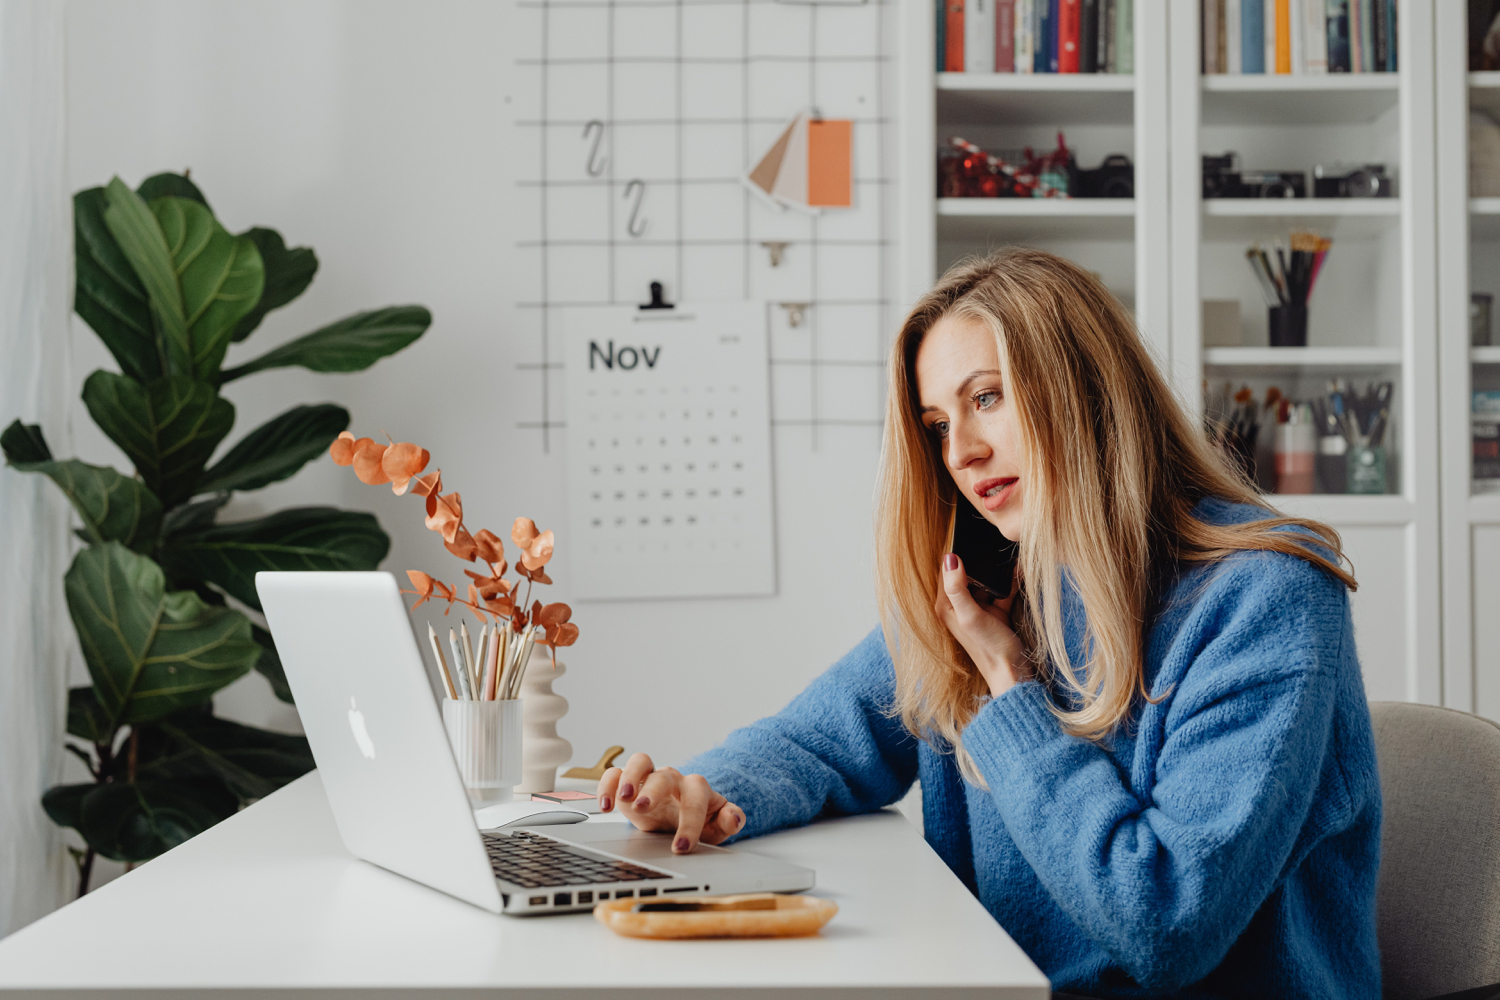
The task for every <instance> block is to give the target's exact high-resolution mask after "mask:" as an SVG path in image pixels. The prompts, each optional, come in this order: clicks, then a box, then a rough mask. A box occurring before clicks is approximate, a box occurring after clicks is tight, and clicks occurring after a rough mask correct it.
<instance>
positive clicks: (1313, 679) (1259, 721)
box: [683, 500, 1380, 1000]
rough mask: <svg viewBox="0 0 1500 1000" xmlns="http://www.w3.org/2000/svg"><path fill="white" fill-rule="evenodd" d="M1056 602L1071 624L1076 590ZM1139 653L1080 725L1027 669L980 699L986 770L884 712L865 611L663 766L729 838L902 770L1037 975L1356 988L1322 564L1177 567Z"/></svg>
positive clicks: (1346, 672)
mask: <svg viewBox="0 0 1500 1000" xmlns="http://www.w3.org/2000/svg"><path fill="white" fill-rule="evenodd" d="M1195 514H1196V515H1197V516H1198V517H1199V518H1200V519H1203V520H1208V521H1212V522H1214V523H1229V522H1239V521H1247V520H1255V519H1258V518H1262V517H1265V516H1266V512H1265V511H1263V510H1259V509H1257V508H1251V507H1244V506H1233V505H1230V504H1227V503H1223V502H1220V501H1215V500H1205V501H1203V502H1202V503H1201V504H1200V505H1199V507H1198V508H1197V510H1196V511H1195ZM1063 611H1064V621H1065V625H1066V627H1067V631H1068V635H1069V637H1070V640H1071V641H1075V642H1079V641H1081V635H1082V623H1083V617H1084V612H1083V608H1082V605H1081V603H1080V602H1079V600H1078V598H1077V596H1076V594H1074V593H1071V592H1068V593H1065V595H1064V608H1063ZM1146 661H1147V682H1148V686H1149V689H1150V690H1151V691H1152V694H1153V697H1157V698H1160V699H1161V700H1160V701H1159V702H1157V703H1156V704H1149V703H1144V702H1142V703H1141V704H1140V705H1139V706H1138V708H1137V709H1136V711H1135V713H1134V715H1133V716H1132V719H1131V721H1130V723H1129V725H1127V726H1126V727H1124V728H1122V729H1121V730H1120V731H1119V732H1118V733H1117V734H1116V735H1115V736H1114V737H1113V738H1111V739H1109V740H1107V741H1106V742H1105V743H1104V744H1103V745H1100V744H1095V743H1091V742H1088V741H1085V740H1081V739H1077V738H1075V737H1072V736H1069V735H1067V734H1066V733H1065V732H1064V731H1063V730H1062V728H1061V726H1060V725H1059V724H1058V721H1057V719H1056V717H1055V716H1054V715H1053V714H1052V713H1051V711H1049V707H1048V706H1049V703H1050V701H1051V699H1052V698H1053V697H1055V696H1056V695H1055V694H1054V693H1053V692H1049V690H1048V689H1047V688H1045V687H1043V686H1042V685H1040V684H1038V683H1036V682H1034V681H1029V682H1026V683H1022V684H1017V685H1016V686H1015V687H1013V688H1011V689H1010V690H1009V691H1006V692H1005V693H1004V694H1002V695H1000V696H999V697H998V698H995V699H993V700H991V701H990V702H989V703H988V704H987V705H985V707H984V708H983V709H982V710H981V711H980V713H979V715H978V716H977V717H976V718H975V719H974V721H973V722H972V723H971V724H970V725H969V726H968V728H967V729H965V731H964V733H963V743H964V746H965V747H966V748H967V749H968V751H969V753H970V754H971V755H972V756H973V758H974V761H975V763H976V764H977V766H978V768H979V770H980V772H981V773H982V774H983V775H984V778H985V781H986V782H987V783H988V785H989V788H988V790H985V789H981V788H978V787H975V786H974V785H972V784H969V783H968V782H966V781H965V780H964V779H963V778H962V776H961V775H960V774H959V771H958V768H957V766H956V764H955V763H954V759H953V756H952V755H951V754H941V753H938V752H935V751H934V750H933V748H932V747H931V746H929V745H928V744H927V743H925V742H919V741H917V740H915V739H913V738H912V737H911V736H910V734H908V733H907V732H906V731H905V730H904V729H903V728H902V726H901V725H900V722H899V721H898V720H895V719H892V718H890V717H889V716H888V715H887V714H886V708H887V706H889V705H890V704H891V700H892V696H893V690H894V673H893V668H892V665H891V661H890V658H889V656H888V655H887V652H886V648H885V643H884V641H883V639H882V637H881V634H880V631H879V629H877V630H876V631H874V632H872V633H871V634H870V635H869V636H867V637H866V638H865V639H864V641H863V642H861V643H860V644H859V645H858V646H856V647H855V648H854V649H853V650H851V651H850V652H849V654H848V655H846V656H845V657H844V658H843V659H842V660H840V661H839V662H838V663H837V664H835V665H834V666H833V668H832V669H830V670H829V671H828V672H827V673H825V674H823V676H821V677H820V678H818V679H817V680H816V681H814V682H813V683H812V684H811V685H810V686H809V687H808V689H807V690H806V691H804V692H803V693H802V694H801V695H799V696H798V697H797V698H796V699H795V700H794V701H793V702H792V703H791V704H790V705H788V706H787V707H786V708H785V709H783V710H782V711H781V712H780V713H779V714H778V715H775V716H772V717H771V718H768V719H763V720H761V721H760V722H757V723H755V724H754V725H751V726H748V727H746V728H744V729H740V730H737V731H735V732H734V733H732V734H731V735H730V736H729V738H728V739H727V740H726V741H725V742H724V743H723V744H722V745H721V746H719V747H718V748H716V749H714V750H712V751H710V752H708V753H706V754H702V755H700V756H698V757H696V758H694V759H693V760H691V761H689V762H688V763H687V764H686V765H684V767H683V770H684V772H686V773H692V772H698V773H701V774H703V775H705V776H706V777H707V778H708V780H709V782H710V783H711V784H712V785H713V787H714V788H716V789H717V790H719V791H720V792H722V793H723V794H724V795H726V796H728V798H729V799H730V801H732V802H735V803H737V804H738V805H740V806H741V807H742V808H743V809H744V810H745V814H746V829H745V830H744V831H743V832H742V834H741V837H745V836H755V835H758V834H762V833H767V832H769V831H771V830H775V829H777V828H780V827H786V826H793V825H797V824H801V823H807V822H810V821H812V820H814V819H816V818H818V817H821V816H840V815H848V814H851V813H860V812H868V811H871V810H875V809H879V808H881V807H883V806H886V805H889V804H891V803H893V802H896V801H897V800H899V799H900V798H901V797H902V796H903V795H904V794H905V793H906V791H907V790H908V788H909V787H910V786H911V783H912V781H913V780H914V779H916V778H918V777H920V779H921V782H922V811H923V818H924V822H925V828H926V836H927V840H928V842H929V843H930V844H931V845H932V847H933V849H934V850H936V851H937V852H938V854H939V855H941V856H942V858H943V860H944V861H946V862H947V863H948V866H949V867H950V868H952V869H953V871H954V872H955V873H956V874H957V875H958V877H959V878H961V879H962V880H963V881H964V883H965V884H966V885H968V886H969V888H970V889H971V890H973V892H974V893H975V894H976V895H977V896H978V897H979V899H980V901H981V902H983V903H984V905H985V907H986V908H987V909H988V910H989V911H990V913H992V914H993V915H994V917H995V919H996V920H998V921H999V922H1000V924H1001V926H1003V927H1004V928H1005V929H1006V931H1008V932H1009V933H1010V935H1011V937H1012V938H1014V939H1015V940H1016V942H1017V943H1018V944H1020V946H1021V947H1022V948H1023V949H1025V951H1026V953H1027V954H1028V955H1030V956H1031V958H1032V960H1033V961H1035V962H1036V963H1037V965H1039V966H1040V967H1041V968H1042V970H1043V971H1044V972H1045V973H1046V974H1047V976H1048V977H1049V978H1050V979H1051V980H1052V984H1053V988H1054V989H1057V990H1060V991H1066V992H1078V993H1086V994H1090V995H1096V996H1103V997H1141V996H1174V997H1194V998H1197V997H1255V998H1269V997H1297V998H1302V997H1322V998H1342V997H1349V998H1354V997H1360V998H1371V1000H1373V998H1377V997H1379V995H1380V963H1379V955H1378V952H1377V949H1376V940H1375V880H1376V870H1377V867H1378V863H1379V849H1380V786H1379V781H1378V778H1377V774H1376V770H1375V752H1374V743H1373V738H1372V734H1371V729H1370V718H1369V712H1368V709H1367V707H1366V703H1365V694H1364V688H1363V684H1362V682H1361V679H1360V670H1359V661H1358V659H1357V657H1356V655H1355V649H1354V634H1353V628H1352V624H1351V621H1350V617H1349V602H1348V596H1347V594H1346V592H1345V590H1344V587H1343V585H1342V584H1340V583H1339V582H1338V581H1337V580H1335V579H1334V578H1332V577H1330V576H1328V575H1327V574H1326V573H1324V572H1322V571H1321V570H1319V569H1317V568H1316V567H1314V566H1312V565H1311V564H1309V563H1308V562H1306V561H1305V560H1302V559H1298V558H1296V557H1294V556H1286V555H1280V554H1276V553H1260V552H1242V553H1236V554H1235V555H1232V556H1230V557H1229V558H1227V559H1225V560H1223V561H1221V562H1219V563H1217V564H1213V565H1209V566H1195V567H1191V568H1188V569H1186V570H1185V572H1183V574H1182V575H1181V576H1180V578H1179V579H1178V580H1177V582H1176V583H1175V585H1174V586H1173V587H1172V589H1171V590H1170V592H1169V594H1168V595H1167V597H1166V599H1165V600H1164V601H1163V603H1162V610H1161V611H1160V613H1159V614H1158V617H1157V618H1156V620H1155V622H1154V623H1153V625H1152V627H1151V629H1150V633H1149V636H1148V640H1147V655H1146ZM1075 662H1077V660H1076V659H1075ZM1059 703H1061V702H1059Z"/></svg>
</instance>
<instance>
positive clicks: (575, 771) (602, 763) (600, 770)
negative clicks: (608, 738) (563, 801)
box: [562, 747, 625, 781]
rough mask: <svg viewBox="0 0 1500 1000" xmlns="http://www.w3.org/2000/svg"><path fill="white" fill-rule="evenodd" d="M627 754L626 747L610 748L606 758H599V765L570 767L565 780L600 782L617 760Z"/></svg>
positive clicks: (565, 774)
mask: <svg viewBox="0 0 1500 1000" xmlns="http://www.w3.org/2000/svg"><path fill="white" fill-rule="evenodd" d="M624 752H625V748H624V747H610V748H609V749H608V750H606V751H604V756H603V757H600V758H599V763H597V764H595V765H594V766H593V767H570V768H568V769H567V770H566V771H564V772H563V775H562V776H563V777H564V778H582V779H583V780H585V781H598V780H599V779H600V778H602V777H604V772H605V771H608V770H609V766H610V765H611V764H613V763H614V762H615V758H616V757H618V756H620V754H622V753H624Z"/></svg>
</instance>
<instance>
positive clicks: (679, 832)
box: [599, 753, 745, 854]
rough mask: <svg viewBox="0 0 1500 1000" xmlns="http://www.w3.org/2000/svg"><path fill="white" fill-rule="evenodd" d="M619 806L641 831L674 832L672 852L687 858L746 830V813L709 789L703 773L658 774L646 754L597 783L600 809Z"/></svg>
mask: <svg viewBox="0 0 1500 1000" xmlns="http://www.w3.org/2000/svg"><path fill="white" fill-rule="evenodd" d="M616 807H618V808H619V810H620V812H621V813H623V814H624V815H625V818H626V819H628V820H630V822H632V823H634V824H635V826H636V828H637V829H640V830H656V831H663V830H675V831H676V835H675V836H674V837H673V838H672V851H673V853H675V854H687V853H688V852H689V851H691V850H692V849H693V848H694V847H697V846H698V842H699V841H700V840H701V841H702V842H703V843H705V844H718V843H721V842H723V841H725V840H728V839H729V838H730V837H732V836H734V835H735V834H736V833H739V832H740V830H742V829H744V826H745V811H744V810H743V809H741V808H740V807H739V806H737V805H735V804H734V803H733V802H730V801H729V800H728V799H726V798H724V796H722V795H720V794H719V793H718V792H716V791H714V790H713V789H712V788H710V787H709V784H708V779H707V778H705V777H703V775H701V774H686V775H685V774H681V773H679V772H678V771H677V769H676V768H674V767H664V768H661V769H660V770H658V769H657V767H656V765H655V764H653V763H652V762H651V758H650V757H647V756H646V755H645V754H643V753H638V754H635V755H633V756H632V757H631V758H630V760H628V761H626V763H625V766H624V767H623V768H619V767H612V768H610V769H609V770H608V771H605V772H604V777H602V778H600V779H599V808H600V809H601V810H603V811H604V812H612V811H613V810H614V809H615V808H616Z"/></svg>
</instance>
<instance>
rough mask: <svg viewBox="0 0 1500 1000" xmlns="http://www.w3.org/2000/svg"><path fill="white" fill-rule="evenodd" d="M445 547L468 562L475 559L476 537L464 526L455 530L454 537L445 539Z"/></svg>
mask: <svg viewBox="0 0 1500 1000" xmlns="http://www.w3.org/2000/svg"><path fill="white" fill-rule="evenodd" d="M443 548H445V549H447V550H448V551H449V552H452V553H453V554H454V555H456V556H458V558H460V559H464V560H467V561H468V562H473V561H474V539H473V538H471V537H469V533H468V532H467V531H465V530H464V529H462V528H459V529H458V530H457V531H456V532H454V535H453V537H452V538H445V539H443Z"/></svg>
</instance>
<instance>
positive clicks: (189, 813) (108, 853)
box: [43, 779, 240, 861]
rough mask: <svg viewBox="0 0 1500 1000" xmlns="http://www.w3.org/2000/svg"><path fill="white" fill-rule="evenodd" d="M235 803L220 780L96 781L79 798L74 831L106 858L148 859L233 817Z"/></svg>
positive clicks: (236, 805)
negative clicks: (80, 799) (102, 782)
mask: <svg viewBox="0 0 1500 1000" xmlns="http://www.w3.org/2000/svg"><path fill="white" fill-rule="evenodd" d="M64 787H67V786H64ZM52 791H57V789H53V790H52ZM47 794H48V795H51V794H52V792H51V791H49V792H48V793H47ZM45 804H46V797H45V796H44V797H43V805H45ZM239 805H240V803H239V800H238V799H237V798H236V797H235V796H234V794H233V793H231V792H230V791H229V790H228V789H227V788H225V787H224V786H223V784H222V783H220V782H216V781H212V780H205V779H199V780H194V781H169V780H158V781H137V782H135V783H134V784H125V783H110V784H106V785H96V786H94V787H93V789H92V790H91V791H89V792H88V793H87V794H86V795H84V796H83V797H82V802H81V803H80V804H79V809H78V816H77V818H78V824H77V827H76V829H77V830H78V832H79V833H80V834H82V836H83V839H84V840H86V841H88V843H89V846H91V847H93V848H94V850H96V851H98V852H99V853H100V854H102V855H104V856H105V857H106V858H114V859H115V860H116V861H149V860H150V859H152V858H154V857H156V856H157V855H159V854H164V853H166V852H167V851H170V850H171V849H172V848H174V847H176V846H177V845H178V844H181V843H183V842H184V841H187V840H190V839H192V838H193V837H196V836H197V835H198V834H200V833H202V832H203V831H204V830H207V829H208V828H209V827H211V826H213V825H214V824H215V823H218V822H219V821H220V820H223V819H227V818H228V817H230V816H233V815H234V813H235V812H236V811H237V810H238V809H239ZM54 819H55V817H54Z"/></svg>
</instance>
